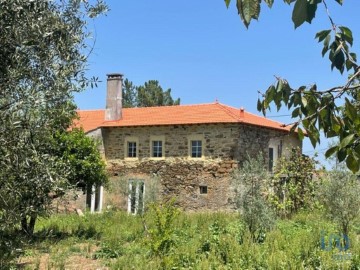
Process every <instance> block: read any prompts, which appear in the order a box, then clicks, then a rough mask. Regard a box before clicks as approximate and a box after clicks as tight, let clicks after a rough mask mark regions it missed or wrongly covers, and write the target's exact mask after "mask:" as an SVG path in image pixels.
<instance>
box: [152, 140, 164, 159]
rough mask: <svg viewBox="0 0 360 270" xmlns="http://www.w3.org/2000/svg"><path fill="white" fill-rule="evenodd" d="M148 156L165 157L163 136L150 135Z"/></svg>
mask: <svg viewBox="0 0 360 270" xmlns="http://www.w3.org/2000/svg"><path fill="white" fill-rule="evenodd" d="M150 157H151V158H155V159H161V158H164V157H165V136H163V135H161V136H156V135H151V136H150Z"/></svg>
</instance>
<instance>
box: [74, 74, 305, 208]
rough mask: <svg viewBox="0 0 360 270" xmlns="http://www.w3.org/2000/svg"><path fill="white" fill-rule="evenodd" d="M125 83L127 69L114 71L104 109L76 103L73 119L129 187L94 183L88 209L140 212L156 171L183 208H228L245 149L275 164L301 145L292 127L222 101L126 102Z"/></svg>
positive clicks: (118, 179) (163, 188)
mask: <svg viewBox="0 0 360 270" xmlns="http://www.w3.org/2000/svg"><path fill="white" fill-rule="evenodd" d="M121 87H122V75H121V74H109V75H108V79H107V102H106V109H105V110H79V111H78V114H79V120H78V121H77V122H76V123H75V125H76V126H81V127H82V128H83V129H84V130H85V132H86V133H87V134H88V135H89V136H92V137H94V138H96V139H98V140H99V141H100V150H101V152H102V154H103V156H104V158H105V159H106V162H107V166H108V170H109V172H110V174H111V176H112V183H115V186H116V183H117V182H122V183H121V184H122V185H123V186H126V187H127V188H128V190H129V192H128V193H121V192H120V191H119V190H116V189H113V190H112V191H110V192H109V191H104V189H103V188H102V187H98V188H93V192H92V193H91V192H89V195H88V196H87V199H86V202H87V205H88V207H89V208H90V210H91V211H101V210H102V209H103V206H107V205H113V206H114V204H115V206H117V207H120V208H125V209H127V210H128V212H131V213H136V212H138V211H140V210H141V209H142V207H143V206H144V198H145V195H146V193H147V192H149V187H150V186H151V185H150V181H151V179H152V178H154V177H156V178H157V179H158V181H159V190H158V192H159V193H160V195H161V196H170V197H176V201H177V203H178V204H179V205H180V206H181V207H183V208H184V209H185V210H229V209H232V208H233V206H234V205H233V198H232V191H231V183H230V178H231V172H232V171H233V170H234V169H236V168H238V166H241V163H242V162H243V161H244V160H245V159H246V157H247V155H250V156H255V155H256V154H257V153H259V152H263V154H264V156H265V158H266V160H267V164H268V166H269V170H272V168H273V166H274V164H275V162H276V160H277V159H278V157H279V156H281V155H286V154H287V153H288V149H290V148H292V147H301V141H300V140H299V139H298V137H297V134H293V133H290V129H289V127H283V126H282V125H281V123H278V122H275V121H272V120H269V119H267V118H264V117H261V116H257V115H255V114H252V113H249V112H247V111H245V110H244V109H242V108H240V109H237V108H233V107H230V106H227V105H224V104H221V103H219V102H214V103H210V104H196V105H177V106H162V107H147V108H122V104H121V95H122V89H121ZM118 184H119V183H118ZM84 200H85V199H84ZM83 205H85V202H83Z"/></svg>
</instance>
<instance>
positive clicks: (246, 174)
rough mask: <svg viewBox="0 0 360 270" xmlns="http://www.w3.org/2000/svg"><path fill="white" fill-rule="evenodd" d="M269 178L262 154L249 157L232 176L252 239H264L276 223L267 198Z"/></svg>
mask: <svg viewBox="0 0 360 270" xmlns="http://www.w3.org/2000/svg"><path fill="white" fill-rule="evenodd" d="M269 178H270V174H269V172H268V170H267V167H266V165H265V161H264V158H263V156H262V155H261V154H259V155H258V156H257V157H255V158H253V157H248V159H247V160H246V161H244V162H243V164H242V166H241V168H240V169H239V170H238V171H235V172H234V174H233V178H232V186H233V188H234V191H235V203H236V206H237V208H238V209H239V210H240V213H241V217H242V219H243V221H244V222H245V224H246V225H247V227H248V230H249V232H250V234H251V237H252V240H253V241H257V242H261V241H263V240H264V239H263V236H264V233H265V232H266V231H267V230H269V229H270V228H271V227H272V226H273V225H274V221H275V216H274V214H273V212H272V210H271V208H270V207H269V204H268V202H267V200H266V194H267V193H268V187H267V183H268V181H269Z"/></svg>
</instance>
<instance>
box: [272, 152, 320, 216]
mask: <svg viewBox="0 0 360 270" xmlns="http://www.w3.org/2000/svg"><path fill="white" fill-rule="evenodd" d="M316 185H317V181H316V172H315V161H314V160H313V159H311V158H309V157H307V156H304V155H302V153H301V150H300V149H299V148H294V149H292V150H291V154H290V156H289V157H281V158H280V159H279V160H277V163H276V169H275V171H274V175H273V176H272V177H271V179H270V181H269V186H270V194H269V200H270V201H271V204H272V205H273V206H274V208H275V210H276V212H277V214H278V215H279V216H281V217H289V216H290V215H292V214H294V213H297V212H298V211H299V210H301V209H310V208H312V207H314V205H315V203H316V197H315V190H316Z"/></svg>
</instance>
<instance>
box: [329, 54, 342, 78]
mask: <svg viewBox="0 0 360 270" xmlns="http://www.w3.org/2000/svg"><path fill="white" fill-rule="evenodd" d="M344 64H345V56H344V53H343V52H342V51H339V53H337V54H336V55H335V57H334V59H333V61H332V65H331V66H332V68H333V67H334V66H335V67H336V68H337V69H338V70H339V71H340V72H341V73H343V71H344Z"/></svg>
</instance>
